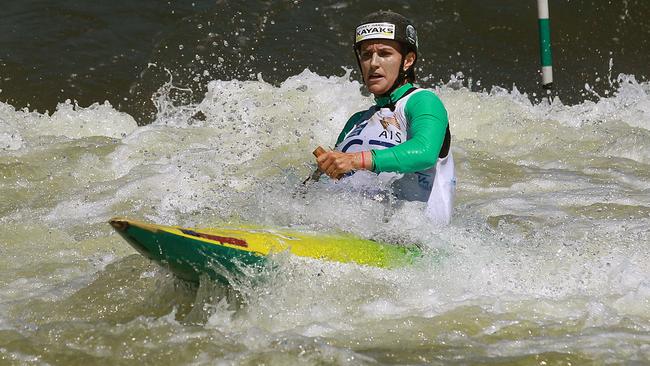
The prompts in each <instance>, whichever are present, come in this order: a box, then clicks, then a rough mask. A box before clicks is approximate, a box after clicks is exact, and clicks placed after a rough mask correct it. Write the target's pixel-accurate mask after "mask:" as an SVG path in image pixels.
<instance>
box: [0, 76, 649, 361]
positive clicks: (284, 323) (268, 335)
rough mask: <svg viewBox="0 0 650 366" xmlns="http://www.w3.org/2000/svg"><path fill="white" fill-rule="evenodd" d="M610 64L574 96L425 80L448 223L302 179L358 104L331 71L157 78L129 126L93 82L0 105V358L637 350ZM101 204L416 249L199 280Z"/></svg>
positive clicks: (645, 261)
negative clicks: (436, 112) (125, 235)
mask: <svg viewBox="0 0 650 366" xmlns="http://www.w3.org/2000/svg"><path fill="white" fill-rule="evenodd" d="M452 79H453V78H452ZM616 85H617V87H616V89H615V90H614V91H613V92H612V93H611V94H610V95H608V96H600V97H598V98H596V99H597V100H596V101H585V102H582V103H579V104H576V105H565V104H563V103H562V101H561V100H560V99H558V98H556V99H554V100H553V101H552V102H550V103H549V102H547V101H544V102H541V103H537V104H533V103H531V102H530V101H529V98H528V97H527V96H526V95H525V94H522V93H520V92H519V91H517V89H513V90H511V91H508V90H505V89H502V88H498V87H494V88H492V89H491V90H487V91H481V92H476V91H471V90H469V89H468V88H466V87H463V86H462V83H460V85H459V82H458V80H452V82H449V83H447V84H441V85H439V86H438V87H437V88H436V89H435V90H434V91H435V92H436V93H437V94H438V95H439V96H440V97H441V99H442V100H443V102H444V103H445V105H446V107H447V109H448V111H449V114H450V117H451V131H452V134H453V142H452V151H453V153H454V157H455V159H456V164H457V165H456V169H457V175H458V186H457V196H456V209H455V213H454V219H453V222H452V224H451V225H450V226H448V227H433V226H432V225H430V223H429V222H428V221H427V220H426V219H425V218H424V217H423V216H422V215H421V211H422V208H423V206H422V205H423V204H421V203H404V204H402V205H396V206H394V207H391V208H390V209H387V208H386V205H385V204H384V203H382V202H380V201H378V200H377V199H375V198H374V197H369V196H367V195H364V194H363V193H359V192H354V191H346V190H330V189H324V186H323V185H322V184H309V185H307V186H303V185H302V181H303V180H304V178H305V177H307V176H308V175H309V174H310V173H311V170H312V169H313V166H314V164H313V158H312V157H311V151H312V150H313V149H314V148H315V147H316V146H318V145H322V146H332V144H333V143H334V139H335V137H336V136H337V134H338V132H339V130H340V128H341V127H342V125H343V123H344V122H345V120H346V118H347V117H348V116H349V115H351V114H352V113H354V112H356V111H357V110H359V109H360V108H361V107H364V106H367V105H370V104H371V103H372V100H371V98H370V97H367V96H364V95H362V94H361V93H359V88H360V84H359V83H358V82H356V81H350V78H349V72H348V73H346V75H344V76H341V77H340V76H330V77H325V76H321V75H317V74H315V73H313V72H310V71H309V70H305V71H304V72H302V73H300V74H298V75H295V76H292V77H289V78H288V79H287V80H286V81H284V82H282V83H281V84H280V85H279V86H274V85H272V84H270V83H267V82H265V81H264V79H263V75H261V74H260V75H258V77H257V80H252V81H237V80H231V81H220V80H215V81H211V82H210V83H209V84H208V86H207V89H208V91H207V93H206V94H205V97H204V98H203V99H202V100H201V101H200V102H199V103H186V104H178V103H174V102H173V101H172V100H173V98H170V95H171V94H173V93H183V92H184V90H183V89H181V88H179V87H177V86H174V84H173V82H172V81H171V80H170V81H169V82H168V83H167V84H165V85H164V86H163V87H162V88H161V89H160V90H159V92H158V93H157V94H156V96H155V100H154V102H155V105H156V108H157V115H156V118H155V121H154V122H153V123H151V124H149V125H146V126H138V125H137V124H136V122H135V120H134V119H133V118H132V117H131V116H130V115H128V114H126V113H123V112H119V111H118V110H116V109H115V108H113V107H112V106H111V105H110V104H108V103H104V104H98V103H96V104H93V105H90V106H87V107H83V106H79V105H77V104H75V103H73V102H70V101H67V102H64V103H60V104H59V105H58V107H57V108H56V111H54V113H52V114H51V115H49V114H46V113H43V114H41V113H38V112H33V111H29V110H26V109H25V110H16V109H15V108H14V107H13V106H12V105H9V104H5V103H0V177H1V181H0V182H1V184H0V194H1V196H2V200H1V201H0V223H1V224H2V230H0V254H1V255H0V361H2V362H1V363H7V364H66V365H75V364H80V365H81V364H84V365H86V364H127V363H132V364H153V363H156V364H159V365H167V364H168V365H175V364H196V365H202V364H219V365H231V364H232V365H239V364H247V365H257V364H272V365H285V364H306V365H320V364H344V365H347V364H349V365H359V364H362V365H365V364H395V363H397V364H445V365H448V364H485V363H499V364H583V363H589V362H595V363H604V364H609V363H619V364H620V363H626V362H632V361H638V362H647V361H648V360H650V346H649V345H650V335H649V334H650V333H649V332H650V247H649V246H648V244H649V243H650V233H649V229H648V228H649V227H650V83H648V82H637V81H636V80H635V78H634V77H633V76H630V75H619V76H618V79H617V80H616ZM587 90H589V89H588V86H587ZM113 216H128V217H131V218H136V219H142V220H149V221H153V222H157V223H161V224H176V225H183V226H196V227H201V226H203V227H208V226H218V225H220V224H224V223H228V224H237V223H242V222H243V223H255V224H258V225H265V226H300V227H306V228H309V229H313V230H320V231H345V232H351V233H355V234H356V235H359V236H362V237H365V238H371V239H381V240H383V241H388V242H392V243H395V244H396V245H400V244H405V243H415V244H418V245H420V246H422V247H423V248H425V250H426V251H427V252H428V253H430V255H427V256H425V258H424V259H423V260H422V261H421V262H419V263H418V264H417V265H416V266H414V267H412V268H404V269H399V270H379V269H373V268H365V267H362V266H357V265H351V264H335V263H325V262H319V261H314V260H306V259H298V258H295V257H291V256H288V255H286V254H283V253H279V254H277V255H276V256H275V258H274V259H275V261H276V262H277V263H279V266H278V267H277V268H274V269H269V270H268V271H265V272H263V273H261V274H256V273H251V274H250V276H248V277H245V278H239V279H235V280H234V283H233V284H232V286H230V287H226V286H221V285H217V284H214V283H210V282H209V281H204V282H202V283H201V284H200V285H199V286H198V287H197V286H191V285H188V284H185V283H183V282H181V281H179V280H176V279H174V278H173V277H172V276H170V275H169V274H168V273H167V272H166V271H165V270H164V269H161V268H159V267H158V266H155V265H153V264H151V263H149V262H148V261H147V260H146V259H144V258H143V257H141V256H140V255H138V254H137V253H136V252H135V251H134V250H133V249H131V247H130V246H128V244H127V243H126V242H124V241H123V240H122V239H121V238H120V237H119V236H118V235H116V234H115V233H114V232H113V231H112V229H111V228H110V226H109V225H108V224H107V221H108V219H109V218H110V217H113ZM440 253H443V255H440Z"/></svg>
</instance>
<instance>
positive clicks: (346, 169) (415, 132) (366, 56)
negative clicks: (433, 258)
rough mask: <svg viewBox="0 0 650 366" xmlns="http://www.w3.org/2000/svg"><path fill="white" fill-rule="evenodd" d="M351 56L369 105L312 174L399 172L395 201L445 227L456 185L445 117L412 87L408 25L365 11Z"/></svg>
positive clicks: (436, 102)
mask: <svg viewBox="0 0 650 366" xmlns="http://www.w3.org/2000/svg"><path fill="white" fill-rule="evenodd" d="M354 50H355V54H356V57H357V62H358V63H359V68H360V69H361V74H362V76H363V81H364V84H365V85H366V87H367V88H368V90H369V91H370V92H371V93H372V94H373V95H374V96H375V102H376V105H374V106H372V107H370V109H368V110H366V111H361V112H358V113H355V114H354V115H352V117H351V118H350V119H349V120H348V122H347V123H346V124H345V127H344V128H343V130H342V131H341V133H340V134H339V137H338V140H337V142H336V148H335V151H330V152H326V153H324V154H321V155H319V156H318V158H317V162H318V167H319V169H320V170H321V171H322V172H324V173H326V174H327V175H329V176H330V177H332V178H335V179H338V178H339V177H341V176H344V175H349V174H351V173H354V172H355V171H360V170H369V171H372V172H374V173H378V174H379V173H382V172H394V173H404V176H403V177H402V178H400V179H398V180H396V181H395V182H394V184H393V190H394V193H395V195H396V196H397V197H399V198H402V199H406V200H417V201H425V202H427V210H426V213H427V215H428V216H429V217H430V218H431V219H433V220H434V221H436V222H439V223H448V222H449V221H450V219H451V209H452V205H453V196H454V190H455V184H456V179H455V173H454V163H453V158H452V156H451V152H450V151H449V146H450V142H451V135H450V133H449V124H448V119H447V111H446V110H445V107H444V106H443V104H442V102H441V101H440V99H439V98H438V97H437V96H436V95H435V94H434V93H432V92H431V91H429V90H426V89H420V88H415V87H414V86H413V84H412V83H413V82H415V71H414V68H415V63H416V61H417V55H418V54H417V52H418V40H417V33H416V30H415V26H414V25H413V23H412V22H411V21H409V20H408V19H406V18H405V17H404V16H402V15H400V14H397V13H394V12H390V11H379V12H375V13H372V14H370V15H368V16H366V17H365V18H364V19H363V21H362V22H361V24H360V25H359V26H358V27H357V29H356V36H355V41H354Z"/></svg>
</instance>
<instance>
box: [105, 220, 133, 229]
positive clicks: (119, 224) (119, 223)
mask: <svg viewBox="0 0 650 366" xmlns="http://www.w3.org/2000/svg"><path fill="white" fill-rule="evenodd" d="M108 223H109V224H111V226H112V227H113V228H114V229H115V230H117V231H124V230H126V229H127V228H128V227H129V222H128V221H127V220H125V219H122V218H119V217H114V218H112V219H110V220H109V221H108Z"/></svg>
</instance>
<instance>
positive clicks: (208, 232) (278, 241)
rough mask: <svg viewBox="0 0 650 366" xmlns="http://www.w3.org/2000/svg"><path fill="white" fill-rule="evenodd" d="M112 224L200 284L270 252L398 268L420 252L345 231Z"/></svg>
mask: <svg viewBox="0 0 650 366" xmlns="http://www.w3.org/2000/svg"><path fill="white" fill-rule="evenodd" d="M109 223H110V224H111V226H113V228H114V229H115V230H116V231H117V232H118V233H119V234H120V235H121V236H122V237H123V238H124V239H126V241H127V242H129V244H131V245H132V246H133V247H134V248H135V249H136V250H138V251H139V252H140V253H141V254H142V255H144V256H145V257H147V258H149V259H151V260H153V261H154V262H157V263H158V264H160V265H162V266H164V267H166V268H168V269H169V270H171V272H173V273H174V274H175V275H177V276H178V277H180V278H182V279H185V280H188V281H192V282H198V281H199V277H200V276H201V274H207V275H208V276H209V277H210V278H212V279H215V280H219V281H222V282H224V281H225V282H227V280H226V279H225V278H224V276H223V274H221V272H220V271H223V270H225V271H228V272H231V273H237V272H239V268H241V267H242V266H257V267H260V268H261V267H262V266H263V265H265V264H266V262H267V260H268V258H267V257H268V256H269V255H270V254H273V253H279V252H284V251H288V252H289V253H291V254H293V255H296V256H300V257H308V258H314V259H319V260H326V261H335V262H342V263H357V264H361V265H368V266H373V267H380V268H394V267H401V266H405V265H408V264H411V263H413V260H414V259H415V258H416V257H418V256H420V251H419V250H418V249H417V248H416V247H402V246H396V245H390V244H384V243H379V242H375V241H372V240H367V239H362V238H358V237H355V236H352V235H344V234H319V233H310V232H300V231H294V230H286V229H282V230H276V229H259V228H233V229H230V228H214V229H210V228H206V229H191V228H182V227H176V226H164V225H156V224H149V223H144V222H139V221H135V220H128V219H124V218H113V219H111V220H110V221H109Z"/></svg>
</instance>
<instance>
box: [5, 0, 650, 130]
mask: <svg viewBox="0 0 650 366" xmlns="http://www.w3.org/2000/svg"><path fill="white" fill-rule="evenodd" d="M550 3H551V4H550V9H551V23H552V38H553V47H554V48H553V51H554V61H555V65H554V66H555V85H556V93H557V95H558V96H560V98H561V99H562V101H563V102H564V103H579V102H581V101H583V100H585V99H588V98H591V99H593V98H597V97H596V96H595V95H594V94H593V93H592V92H587V91H586V90H585V83H588V84H589V85H590V86H591V87H593V88H595V89H594V90H595V92H596V93H598V94H599V95H601V96H603V95H605V94H606V93H607V92H608V91H611V90H613V89H614V87H613V86H612V85H611V84H610V80H611V77H610V75H614V76H615V75H617V74H618V73H626V74H632V75H635V76H636V77H637V79H638V80H645V77H647V76H648V74H649V70H648V67H647V65H648V60H647V58H648V51H647V50H648V49H649V46H650V2H648V1H645V0H628V1H625V0H623V1H618V0H617V1H604V0H603V1H588V0H576V1H568V0H567V1H553V0H551V1H550ZM381 4H382V5H381V8H384V9H392V10H395V11H398V12H401V13H403V14H405V15H406V16H408V17H410V18H412V19H413V20H414V21H415V22H416V24H417V25H418V32H419V34H420V40H421V42H420V43H421V59H420V63H419V67H420V70H419V76H420V77H424V78H422V80H421V81H422V84H423V85H425V86H431V85H433V84H437V83H440V82H447V81H449V80H450V76H451V75H455V74H456V73H458V72H462V73H463V75H464V77H465V78H464V84H465V85H466V86H470V87H471V88H472V90H481V89H483V88H486V89H488V90H489V89H490V88H491V87H492V86H502V87H505V88H507V89H511V88H512V87H513V85H514V86H516V87H517V88H518V89H519V90H520V91H523V92H527V93H528V94H529V97H530V98H531V99H535V95H534V93H535V94H538V93H539V91H540V90H539V77H538V75H537V72H538V68H539V60H538V45H537V24H536V16H537V10H536V5H535V1H532V0H530V1H519V0H510V1H507V0H493V1H479V0H474V1H469V0H464V1H456V0H438V1H426V2H424V1H423V2H419V3H418V4H417V5H416V4H415V3H414V2H407V1H383V2H382V3H381ZM376 9H378V6H377V2H375V1H327V2H308V1H215V0H211V1H206V0H196V1H193V2H189V1H184V2H173V1H169V2H162V1H156V0H141V1H125V0H114V1H110V2H109V1H80V2H79V1H74V2H73V1H64V0H24V1H9V0H4V1H2V22H0V89H1V90H2V91H1V92H0V101H3V102H7V103H9V104H11V105H13V106H14V107H16V108H23V107H28V108H30V109H36V110H38V111H44V110H49V111H52V110H54V109H55V106H56V104H57V103H58V102H62V101H65V100H66V99H71V100H77V101H78V102H79V104H81V105H89V104H91V103H93V102H100V103H101V102H103V101H104V100H108V101H109V102H110V103H111V104H112V105H113V106H114V107H115V108H117V109H118V110H121V111H125V112H128V113H129V114H131V115H133V116H134V117H135V118H136V119H137V120H138V122H139V123H141V124H143V123H148V122H149V121H151V119H152V114H153V112H154V110H155V109H154V107H153V104H152V102H151V96H152V94H153V93H154V92H155V91H156V90H157V89H158V88H160V86H161V85H162V84H163V82H164V81H167V80H168V79H169V75H172V76H173V81H174V84H175V85H177V86H181V87H186V88H189V89H191V90H192V92H186V93H181V94H180V95H177V96H175V98H176V99H177V101H178V102H179V103H184V102H187V101H197V100H200V99H201V98H202V96H203V93H204V91H205V88H206V83H207V81H209V80H215V79H221V80H230V79H233V78H236V79H239V80H248V79H256V78H257V75H258V74H260V73H261V75H262V78H263V79H264V80H265V81H269V82H272V83H279V82H281V81H283V80H285V79H286V78H287V77H288V76H291V75H296V74H298V73H299V72H301V71H302V70H303V69H305V68H309V69H310V70H311V71H314V72H316V73H318V74H320V75H339V76H340V75H343V73H344V71H343V70H342V68H343V67H347V68H352V69H354V68H355V67H356V64H355V61H354V58H353V54H352V52H351V50H350V43H351V42H350V41H351V34H352V31H353V29H354V26H355V25H356V23H357V22H358V20H359V19H360V17H361V16H362V15H364V14H366V13H368V12H370V11H373V10H376ZM610 63H611V66H610ZM353 77H358V75H356V74H353Z"/></svg>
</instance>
